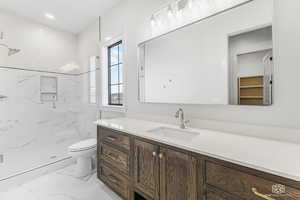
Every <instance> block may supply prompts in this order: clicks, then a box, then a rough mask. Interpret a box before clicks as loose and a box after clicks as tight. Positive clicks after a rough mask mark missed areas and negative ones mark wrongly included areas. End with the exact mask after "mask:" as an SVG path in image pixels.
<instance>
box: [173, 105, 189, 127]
mask: <svg viewBox="0 0 300 200" xmlns="http://www.w3.org/2000/svg"><path fill="white" fill-rule="evenodd" d="M175 118H179V120H180V128H181V129H186V128H187V127H186V124H187V123H188V122H189V120H185V119H184V112H183V109H182V108H179V109H178V110H177V112H176V114H175Z"/></svg>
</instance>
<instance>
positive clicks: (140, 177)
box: [133, 139, 159, 199]
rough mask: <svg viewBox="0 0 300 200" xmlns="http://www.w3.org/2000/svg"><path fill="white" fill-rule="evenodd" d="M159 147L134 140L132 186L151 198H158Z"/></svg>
mask: <svg viewBox="0 0 300 200" xmlns="http://www.w3.org/2000/svg"><path fill="white" fill-rule="evenodd" d="M158 151H159V147H158V146H157V145H154V144H151V143H147V142H143V141H141V140H136V139H135V140H134V166H133V168H134V172H133V179H134V187H135V188H136V189H138V190H139V191H140V192H142V193H143V194H145V195H147V196H148V197H150V198H151V199H159V159H158Z"/></svg>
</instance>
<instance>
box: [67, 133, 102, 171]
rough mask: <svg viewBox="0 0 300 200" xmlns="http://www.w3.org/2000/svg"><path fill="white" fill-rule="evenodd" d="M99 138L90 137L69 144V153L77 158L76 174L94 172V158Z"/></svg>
mask: <svg viewBox="0 0 300 200" xmlns="http://www.w3.org/2000/svg"><path fill="white" fill-rule="evenodd" d="M96 149H97V140H96V139H88V140H83V141H81V142H78V143H76V144H73V145H71V146H69V149H68V150H69V155H70V156H72V158H74V159H76V160H77V164H76V169H75V176H76V177H85V176H87V175H89V174H91V172H92V158H93V156H95V155H96Z"/></svg>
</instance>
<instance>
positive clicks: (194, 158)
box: [98, 126, 300, 200]
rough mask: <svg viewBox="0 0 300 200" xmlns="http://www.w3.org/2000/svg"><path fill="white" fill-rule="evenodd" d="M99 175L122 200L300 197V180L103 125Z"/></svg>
mask: <svg viewBox="0 0 300 200" xmlns="http://www.w3.org/2000/svg"><path fill="white" fill-rule="evenodd" d="M98 177H99V179H100V180H102V181H103V182H104V183H105V184H106V185H107V186H108V187H110V188H111V189H112V190H113V191H115V192H116V193H117V194H119V195H120V196H121V197H122V198H123V199H124V200H140V199H143V200H144V199H146V200H300V182H297V181H293V180H290V179H286V178H283V177H279V176H275V175H272V174H268V173H264V172H261V171H257V170H254V169H250V168H247V167H243V166H240V165H236V164H233V163H230V162H226V161H223V160H218V159H215V158H211V157H207V156H203V155H200V154H195V153H193V152H189V151H186V150H182V149H177V148H175V147H171V146H168V145H164V144H161V143H158V142H154V141H151V140H147V139H144V138H139V137H136V136H133V135H129V134H126V133H122V132H119V131H115V130H111V129H108V128H104V127H100V126H99V127H98Z"/></svg>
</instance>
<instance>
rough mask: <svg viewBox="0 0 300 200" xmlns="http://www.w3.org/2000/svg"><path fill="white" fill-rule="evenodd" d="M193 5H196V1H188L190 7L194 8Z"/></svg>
mask: <svg viewBox="0 0 300 200" xmlns="http://www.w3.org/2000/svg"><path fill="white" fill-rule="evenodd" d="M193 6H194V1H193V0H189V3H188V7H189V9H192V8H193Z"/></svg>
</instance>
